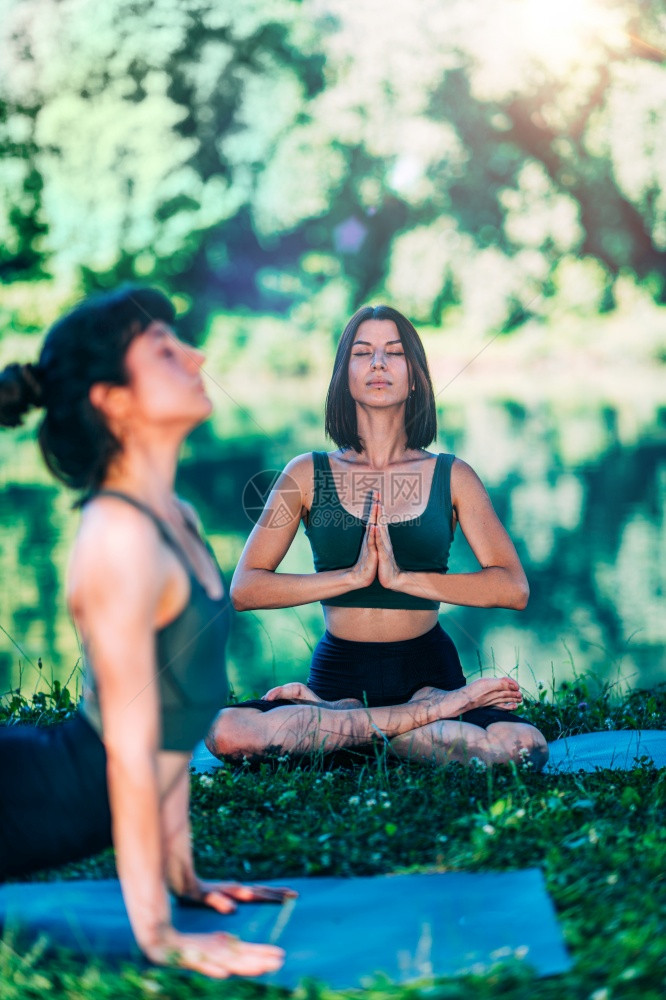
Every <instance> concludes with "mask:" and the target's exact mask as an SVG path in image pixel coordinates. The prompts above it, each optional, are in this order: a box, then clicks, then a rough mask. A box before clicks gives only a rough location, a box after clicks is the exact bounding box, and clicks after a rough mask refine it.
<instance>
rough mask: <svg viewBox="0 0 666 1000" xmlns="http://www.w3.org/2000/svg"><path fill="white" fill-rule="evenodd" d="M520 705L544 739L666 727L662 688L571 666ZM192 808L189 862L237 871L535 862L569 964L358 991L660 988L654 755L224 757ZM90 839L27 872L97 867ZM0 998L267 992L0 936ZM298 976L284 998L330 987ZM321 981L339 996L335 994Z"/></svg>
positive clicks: (49, 698) (558, 996) (101, 866)
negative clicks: (612, 761)
mask: <svg viewBox="0 0 666 1000" xmlns="http://www.w3.org/2000/svg"><path fill="white" fill-rule="evenodd" d="M540 695H541V697H540V699H539V700H537V701H534V702H532V703H531V704H530V705H529V706H528V707H527V710H526V714H528V715H529V716H530V717H531V718H532V719H533V721H535V723H536V724H538V725H539V726H540V727H541V728H542V729H543V731H544V732H546V734H547V735H548V737H549V738H551V739H552V738H554V737H556V736H558V735H561V734H564V735H566V734H569V733H573V732H584V731H588V730H596V729H609V728H624V729H626V728H645V729H658V728H665V727H666V686H663V687H661V688H659V689H657V690H656V691H653V692H650V693H647V692H633V693H632V694H629V695H626V696H624V697H620V696H616V697H611V693H610V692H609V691H608V690H603V691H601V692H596V693H592V692H591V690H590V688H589V686H588V685H587V684H586V682H585V681H579V682H578V683H577V684H576V685H574V686H566V687H562V688H561V689H560V690H558V691H556V692H546V691H545V690H544V691H542V692H540ZM71 708H72V705H71V701H70V699H69V696H68V694H67V691H66V690H65V691H63V689H60V688H57V689H54V691H53V692H52V694H51V695H46V696H42V697H41V698H40V699H38V700H37V702H35V701H31V702H28V701H26V700H24V699H21V697H20V696H17V695H15V696H13V699H5V703H4V708H3V713H4V717H5V720H6V721H11V720H16V719H26V720H27V719H29V718H31V719H36V720H39V721H41V722H45V721H48V720H49V719H50V718H51V717H53V715H54V714H55V715H59V716H62V715H64V714H66V713H67V712H68V711H70V710H71ZM192 795H193V805H192V822H193V829H194V835H195V839H196V844H197V853H198V866H199V870H200V871H201V873H202V874H207V875H211V876H222V875H223V876H225V877H227V876H228V877H234V878H240V879H244V880H252V879H254V880H260V879H265V878H281V879H284V880H285V881H288V878H289V876H290V875H291V876H298V875H345V876H353V875H368V874H382V873H388V872H408V871H424V870H426V871H432V870H438V871H446V870H463V869H464V870H468V871H479V870H508V869H515V868H524V867H527V866H539V867H541V869H542V870H543V872H544V874H545V878H546V883H547V887H548V891H549V892H550V895H551V897H552V899H553V901H554V903H555V907H556V909H557V914H558V918H559V920H560V923H561V926H562V928H563V932H564V936H565V940H566V942H567V945H568V947H569V949H570V951H571V955H572V958H573V962H574V968H573V970H572V971H571V972H570V973H569V974H567V975H566V976H559V977H554V978H552V979H547V980H538V979H535V978H534V977H533V976H532V974H531V972H530V970H529V968H528V967H526V966H524V965H523V964H521V962H520V961H517V960H513V961H512V962H509V963H505V964H503V965H498V966H497V968H496V969H494V970H491V971H490V972H488V973H486V974H485V975H484V976H477V977H467V978H465V979H458V980H439V981H437V982H435V983H434V984H433V983H425V984H420V985H415V986H410V987H393V986H391V985H388V984H385V983H380V982H378V983H377V984H376V985H375V986H374V987H372V988H370V989H368V991H367V996H368V998H369V1000H379V998H382V1000H383V998H387V1000H388V998H396V1000H397V998H400V1000H408V998H409V1000H411V998H423V1000H440V998H441V1000H454V998H456V1000H468V998H469V1000H471V998H475V1000H485V998H490V997H502V998H506V1000H527V998H530V1000H562V998H580V1000H588V998H589V1000H616V998H617V1000H619V998H626V1000H635V998H639V997H640V998H648V1000H662V998H663V996H664V994H665V993H666V887H665V881H664V872H666V771H655V770H654V769H653V768H652V767H651V766H648V765H647V763H644V764H643V765H642V766H639V767H637V768H636V769H635V770H633V771H630V772H619V771H616V772H610V771H603V772H601V771H600V772H597V773H594V774H577V775H559V776H552V775H539V774H534V773H532V772H531V771H530V770H529V768H527V769H526V768H515V767H502V768H496V769H494V770H490V771H486V770H482V769H476V770H471V769H470V770H464V769H462V768H460V767H458V766H455V765H454V766H451V767H449V768H447V769H446V770H440V771H436V770H434V769H431V768H429V767H422V766H417V765H408V764H403V765H400V766H397V767H396V766H387V763H386V761H385V760H383V759H382V758H381V756H380V758H379V759H378V760H377V762H370V763H369V764H368V763H366V764H365V765H364V766H358V767H355V768H350V769H346V770H343V769H338V770H334V771H328V772H327V771H324V770H323V769H322V768H321V767H320V766H319V764H318V763H317V762H314V764H311V765H309V766H302V767H301V766H297V767H293V766H288V764H287V762H285V761H279V760H278V761H275V762H273V763H271V764H265V765H262V766H261V767H260V768H259V769H258V770H253V769H251V768H250V767H248V766H239V767H231V766H225V767H223V768H222V769H220V770H218V771H217V772H216V773H215V774H214V775H212V776H193V779H192ZM112 873H113V859H112V856H111V853H110V852H108V853H107V854H105V855H102V856H101V857H99V858H97V859H94V860H93V861H91V862H87V863H85V864H82V865H77V866H69V867H68V868H67V869H66V870H65V871H64V872H62V871H61V872H58V873H54V872H49V873H44V874H43V875H42V876H41V877H43V878H51V877H63V876H65V877H81V876H82V875H85V876H86V877H91V878H95V877H105V876H108V875H109V874H112ZM0 947H1V950H0V977H1V979H2V996H3V998H7V1000H10V998H17V1000H27V998H33V997H37V996H40V997H41V996H43V995H48V996H53V997H61V996H62V997H68V998H72V1000H74V998H77V1000H78V998H82V997H84V996H85V997H86V1000H110V998H111V997H113V998H117V997H123V998H124V997H144V996H146V997H147V996H156V995H157V996H160V995H161V996H165V997H173V998H175V1000H180V998H182V1000H185V998H186V997H187V998H193V997H208V996H211V997H212V996H216V997H247V998H248V1000H249V998H255V997H257V998H259V997H271V998H272V997H277V996H284V995H285V994H284V992H283V991H279V990H276V989H270V990H268V989H267V988H266V987H262V986H259V985H256V984H252V983H245V982H239V981H233V982H226V983H213V982H209V981H207V980H205V979H203V978H200V977H189V976H187V977H186V976H183V975H182V974H180V973H178V972H176V971H170V970H138V969H135V968H127V969H125V970H123V971H121V972H118V971H117V970H116V971H112V970H109V969H106V968H104V966H102V965H90V964H87V965H84V964H82V963H81V962H79V961H75V960H72V959H71V958H68V957H66V956H64V955H61V956H59V957H58V958H55V959H54V958H49V959H46V958H45V957H43V956H41V955H40V953H39V951H38V950H37V951H35V952H34V954H31V955H22V956H19V955H18V954H16V952H15V951H14V949H13V947H12V942H11V939H7V938H5V940H4V942H3V943H2V945H1V946H0ZM333 995H334V994H333V993H332V992H331V991H329V990H328V989H327V988H326V987H325V986H319V985H316V984H306V985H304V986H302V987H301V989H300V990H299V991H298V996H299V997H302V998H308V1000H309V998H315V997H321V998H322V1000H323V998H325V997H329V996H333ZM335 995H336V996H342V995H351V994H339V993H338V994H335Z"/></svg>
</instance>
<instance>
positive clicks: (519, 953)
mask: <svg viewBox="0 0 666 1000" xmlns="http://www.w3.org/2000/svg"><path fill="white" fill-rule="evenodd" d="M529 950H530V949H529V948H528V947H527V945H526V944H519V945H518V947H517V948H514V952H513V953H514V955H515V956H516V958H519V959H523V958H525V957H526V956H527V953H528V951H529Z"/></svg>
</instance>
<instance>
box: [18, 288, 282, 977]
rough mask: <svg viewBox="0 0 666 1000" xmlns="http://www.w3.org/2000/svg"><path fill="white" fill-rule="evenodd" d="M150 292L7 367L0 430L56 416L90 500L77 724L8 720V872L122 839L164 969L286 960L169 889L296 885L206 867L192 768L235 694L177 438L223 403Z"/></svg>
mask: <svg viewBox="0 0 666 1000" xmlns="http://www.w3.org/2000/svg"><path fill="white" fill-rule="evenodd" d="M173 322H174V312H173V308H172V306H171V304H170V302H169V301H168V300H167V299H166V298H164V296H162V295H161V294H160V293H158V292H154V291H152V290H150V289H140V288H139V289H125V290H120V291H119V292H116V293H112V294H108V295H104V296H101V297H99V298H96V299H91V300H88V301H87V302H84V303H83V304H82V305H80V306H79V307H77V308H76V309H74V310H73V311H72V312H71V313H69V314H68V315H67V316H65V317H64V318H63V319H61V320H60V321H59V322H58V323H56V324H55V326H54V327H53V328H52V329H51V331H50V332H49V334H48V336H47V338H46V341H45V343H44V346H43V349H42V351H41V355H40V358H39V361H38V363H37V364H36V365H18V364H15V365H10V366H8V367H7V368H5V370H4V371H3V372H2V373H0V424H3V425H5V426H15V425H16V424H19V423H21V419H22V416H23V414H24V413H25V412H27V410H29V409H30V407H31V406H43V407H44V408H45V416H44V419H43V421H42V424H41V427H40V431H39V441H40V445H41V449H42V453H43V456H44V458H45V460H46V463H47V465H48V467H49V469H50V470H51V471H52V472H54V473H55V475H56V476H58V478H59V479H61V480H62V481H63V482H65V483H66V484H67V485H68V486H70V487H73V488H75V489H78V490H81V491H84V495H85V497H86V499H85V502H84V504H83V511H82V515H81V522H80V525H79V529H78V534H77V537H76V541H75V544H74V548H73V551H72V553H71V559H70V565H69V574H68V594H67V596H68V604H69V608H70V611H71V614H72V617H73V619H74V622H75V624H76V627H77V629H78V632H79V634H80V636H81V638H82V641H83V648H84V652H85V659H86V661H87V670H88V676H87V680H86V683H85V686H84V695H83V699H82V703H81V705H80V707H79V710H78V712H77V714H76V715H75V716H74V717H73V718H70V719H68V720H66V721H65V722H63V723H59V724H56V725H53V726H45V727H41V728H37V727H34V726H23V725H15V726H4V727H2V728H0V878H3V877H7V876H14V875H23V874H26V873H29V872H31V871H33V870H35V869H38V868H44V867H47V866H55V865H60V864H63V863H65V862H68V861H73V860H77V859H79V858H82V857H85V856H87V855H90V854H93V853H95V852H97V851H100V850H102V849H103V848H105V847H107V846H110V845H111V844H113V846H114V847H115V858H116V866H117V869H118V875H119V878H120V883H121V887H122V892H123V896H124V899H125V904H126V906H127V912H128V916H129V919H130V922H131V925H132V929H133V931H134V935H135V938H136V941H137V943H138V945H139V947H140V948H141V949H142V950H143V951H144V953H145V954H146V955H147V956H148V958H150V959H151V960H152V961H154V962H157V963H164V962H173V961H175V962H176V964H179V965H181V966H184V967H188V968H191V969H197V970H199V971H201V972H204V973H206V974H208V975H210V976H214V977H220V978H223V977H226V976H228V975H230V974H232V973H236V974H239V975H257V974H260V973H262V972H266V971H269V970H273V969H276V968H279V966H280V965H281V964H282V962H283V959H284V954H283V952H282V951H281V950H280V949H279V948H274V947H272V946H268V945H266V946H264V945H254V944H246V943H244V942H241V941H237V940H235V939H234V938H231V937H230V936H229V935H227V934H223V933H215V934H183V933H180V932H178V931H176V930H175V928H174V927H173V925H172V922H171V912H170V899H169V894H168V890H169V889H170V890H172V892H174V893H175V894H176V895H177V896H178V897H181V898H182V899H185V900H189V901H191V902H195V903H197V904H200V905H205V906H209V907H211V908H213V909H214V910H217V911H219V912H221V913H227V912H229V911H231V910H232V909H234V908H235V905H236V904H235V901H236V900H267V901H271V900H272V901H281V900H282V899H283V898H284V897H285V895H286V894H287V893H288V890H283V889H270V888H265V887H261V886H242V885H238V884H236V883H219V882H206V881H204V880H202V879H200V878H199V877H198V875H197V874H196V871H195V868H194V864H193V858H192V847H191V843H190V825H189V812H188V804H189V778H188V762H189V759H190V754H191V751H192V748H193V747H194V745H195V743H196V742H197V741H198V740H199V739H200V738H201V736H202V735H204V733H205V732H206V730H207V728H208V726H209V725H210V722H211V720H212V719H213V717H214V715H215V711H216V710H217V709H218V708H219V706H220V704H223V703H224V701H225V699H226V695H227V679H226V672H225V664H224V647H225V642H226V637H227V632H228V629H229V623H230V607H229V601H228V597H227V592H226V589H225V584H224V580H223V578H222V576H221V574H220V571H219V568H218V566H217V564H216V562H215V559H214V557H213V555H212V552H211V551H210V549H208V548H207V547H206V545H205V543H204V542H203V541H202V539H201V537H200V535H199V532H198V528H197V522H196V516H195V515H194V514H193V511H192V510H191V508H189V507H187V506H186V505H185V504H184V503H183V502H182V501H180V500H179V499H178V497H177V496H176V495H175V493H174V477H175V472H176V463H177V458H178V452H179V449H180V445H181V443H182V441H183V439H184V438H185V437H186V435H187V434H188V433H189V431H191V430H192V428H193V427H195V426H196V425H197V424H199V423H200V422H201V421H202V420H204V419H205V418H206V417H207V416H208V414H209V412H210V409H211V404H210V400H209V399H208V397H207V396H206V393H205V391H204V385H203V380H202V377H201V365H202V363H203V355H202V354H201V353H200V352H199V351H197V350H195V349H194V348H193V347H191V346H189V345H186V344H184V343H183V342H182V341H181V340H179V339H178V337H177V336H176V335H175V334H174V332H173V329H172V327H173Z"/></svg>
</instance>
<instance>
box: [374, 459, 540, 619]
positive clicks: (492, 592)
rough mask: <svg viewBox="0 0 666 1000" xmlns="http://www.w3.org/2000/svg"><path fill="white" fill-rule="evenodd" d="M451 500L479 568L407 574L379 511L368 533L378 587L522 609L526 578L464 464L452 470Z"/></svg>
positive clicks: (488, 502)
mask: <svg viewBox="0 0 666 1000" xmlns="http://www.w3.org/2000/svg"><path fill="white" fill-rule="evenodd" d="M451 500H452V504H453V508H454V511H455V512H456V514H457V518H458V523H459V524H460V527H461V529H462V531H463V534H464V535H465V538H466V539H467V541H468V542H469V545H470V548H471V549H472V552H473V553H474V555H475V556H476V558H477V560H478V562H479V564H480V566H481V569H480V570H477V571H476V572H474V573H450V574H448V573H447V574H444V573H410V572H408V571H406V570H401V569H400V568H399V567H398V566H397V564H396V562H395V558H394V556H393V549H392V546H391V540H390V536H389V533H388V528H387V526H386V523H385V522H383V521H382V518H381V512H379V513H378V516H377V521H378V525H377V528H376V529H375V532H374V533H373V538H374V541H375V545H376V548H377V554H378V560H379V567H378V576H379V580H380V582H381V583H382V584H383V586H385V587H388V588H389V589H390V590H399V591H401V592H402V593H405V594H413V595H415V596H417V597H425V598H428V599H429V600H435V601H445V602H446V603H447V604H462V605H466V606H468V607H478V608H492V607H499V608H514V609H515V610H517V611H522V609H523V608H525V607H526V605H527V600H528V598H529V586H528V583H527V577H526V576H525V572H524V570H523V567H522V565H521V563H520V560H519V558H518V553H517V552H516V550H515V548H514V545H513V542H512V541H511V539H510V538H509V535H508V534H507V532H506V530H505V528H504V527H503V525H502V523H501V521H500V519H499V518H498V516H497V514H496V513H495V511H494V509H493V505H492V503H491V500H490V497H489V496H488V493H487V492H486V489H485V487H484V485H483V483H482V482H481V480H480V479H479V477H478V476H477V474H476V473H475V472H474V470H473V469H472V468H471V467H470V466H469V465H467V463H466V462H463V461H461V460H460V459H458V458H457V459H456V460H455V461H454V463H453V466H452V468H451Z"/></svg>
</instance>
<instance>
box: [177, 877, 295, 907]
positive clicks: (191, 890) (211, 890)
mask: <svg viewBox="0 0 666 1000" xmlns="http://www.w3.org/2000/svg"><path fill="white" fill-rule="evenodd" d="M296 896H298V893H297V892H296V891H295V890H294V889H288V888H286V887H285V886H276V885H245V884H243V883H241V882H214V881H209V880H208V879H202V878H199V877H198V876H195V881H194V883H192V884H190V885H189V886H188V887H187V891H186V892H184V893H182V894H179V895H178V901H179V902H180V903H181V904H182V905H185V906H208V907H210V909H211V910H217V912H218V913H233V912H234V911H235V910H236V909H237V903H284V901H285V900H286V899H294V898H295V897H296Z"/></svg>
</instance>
